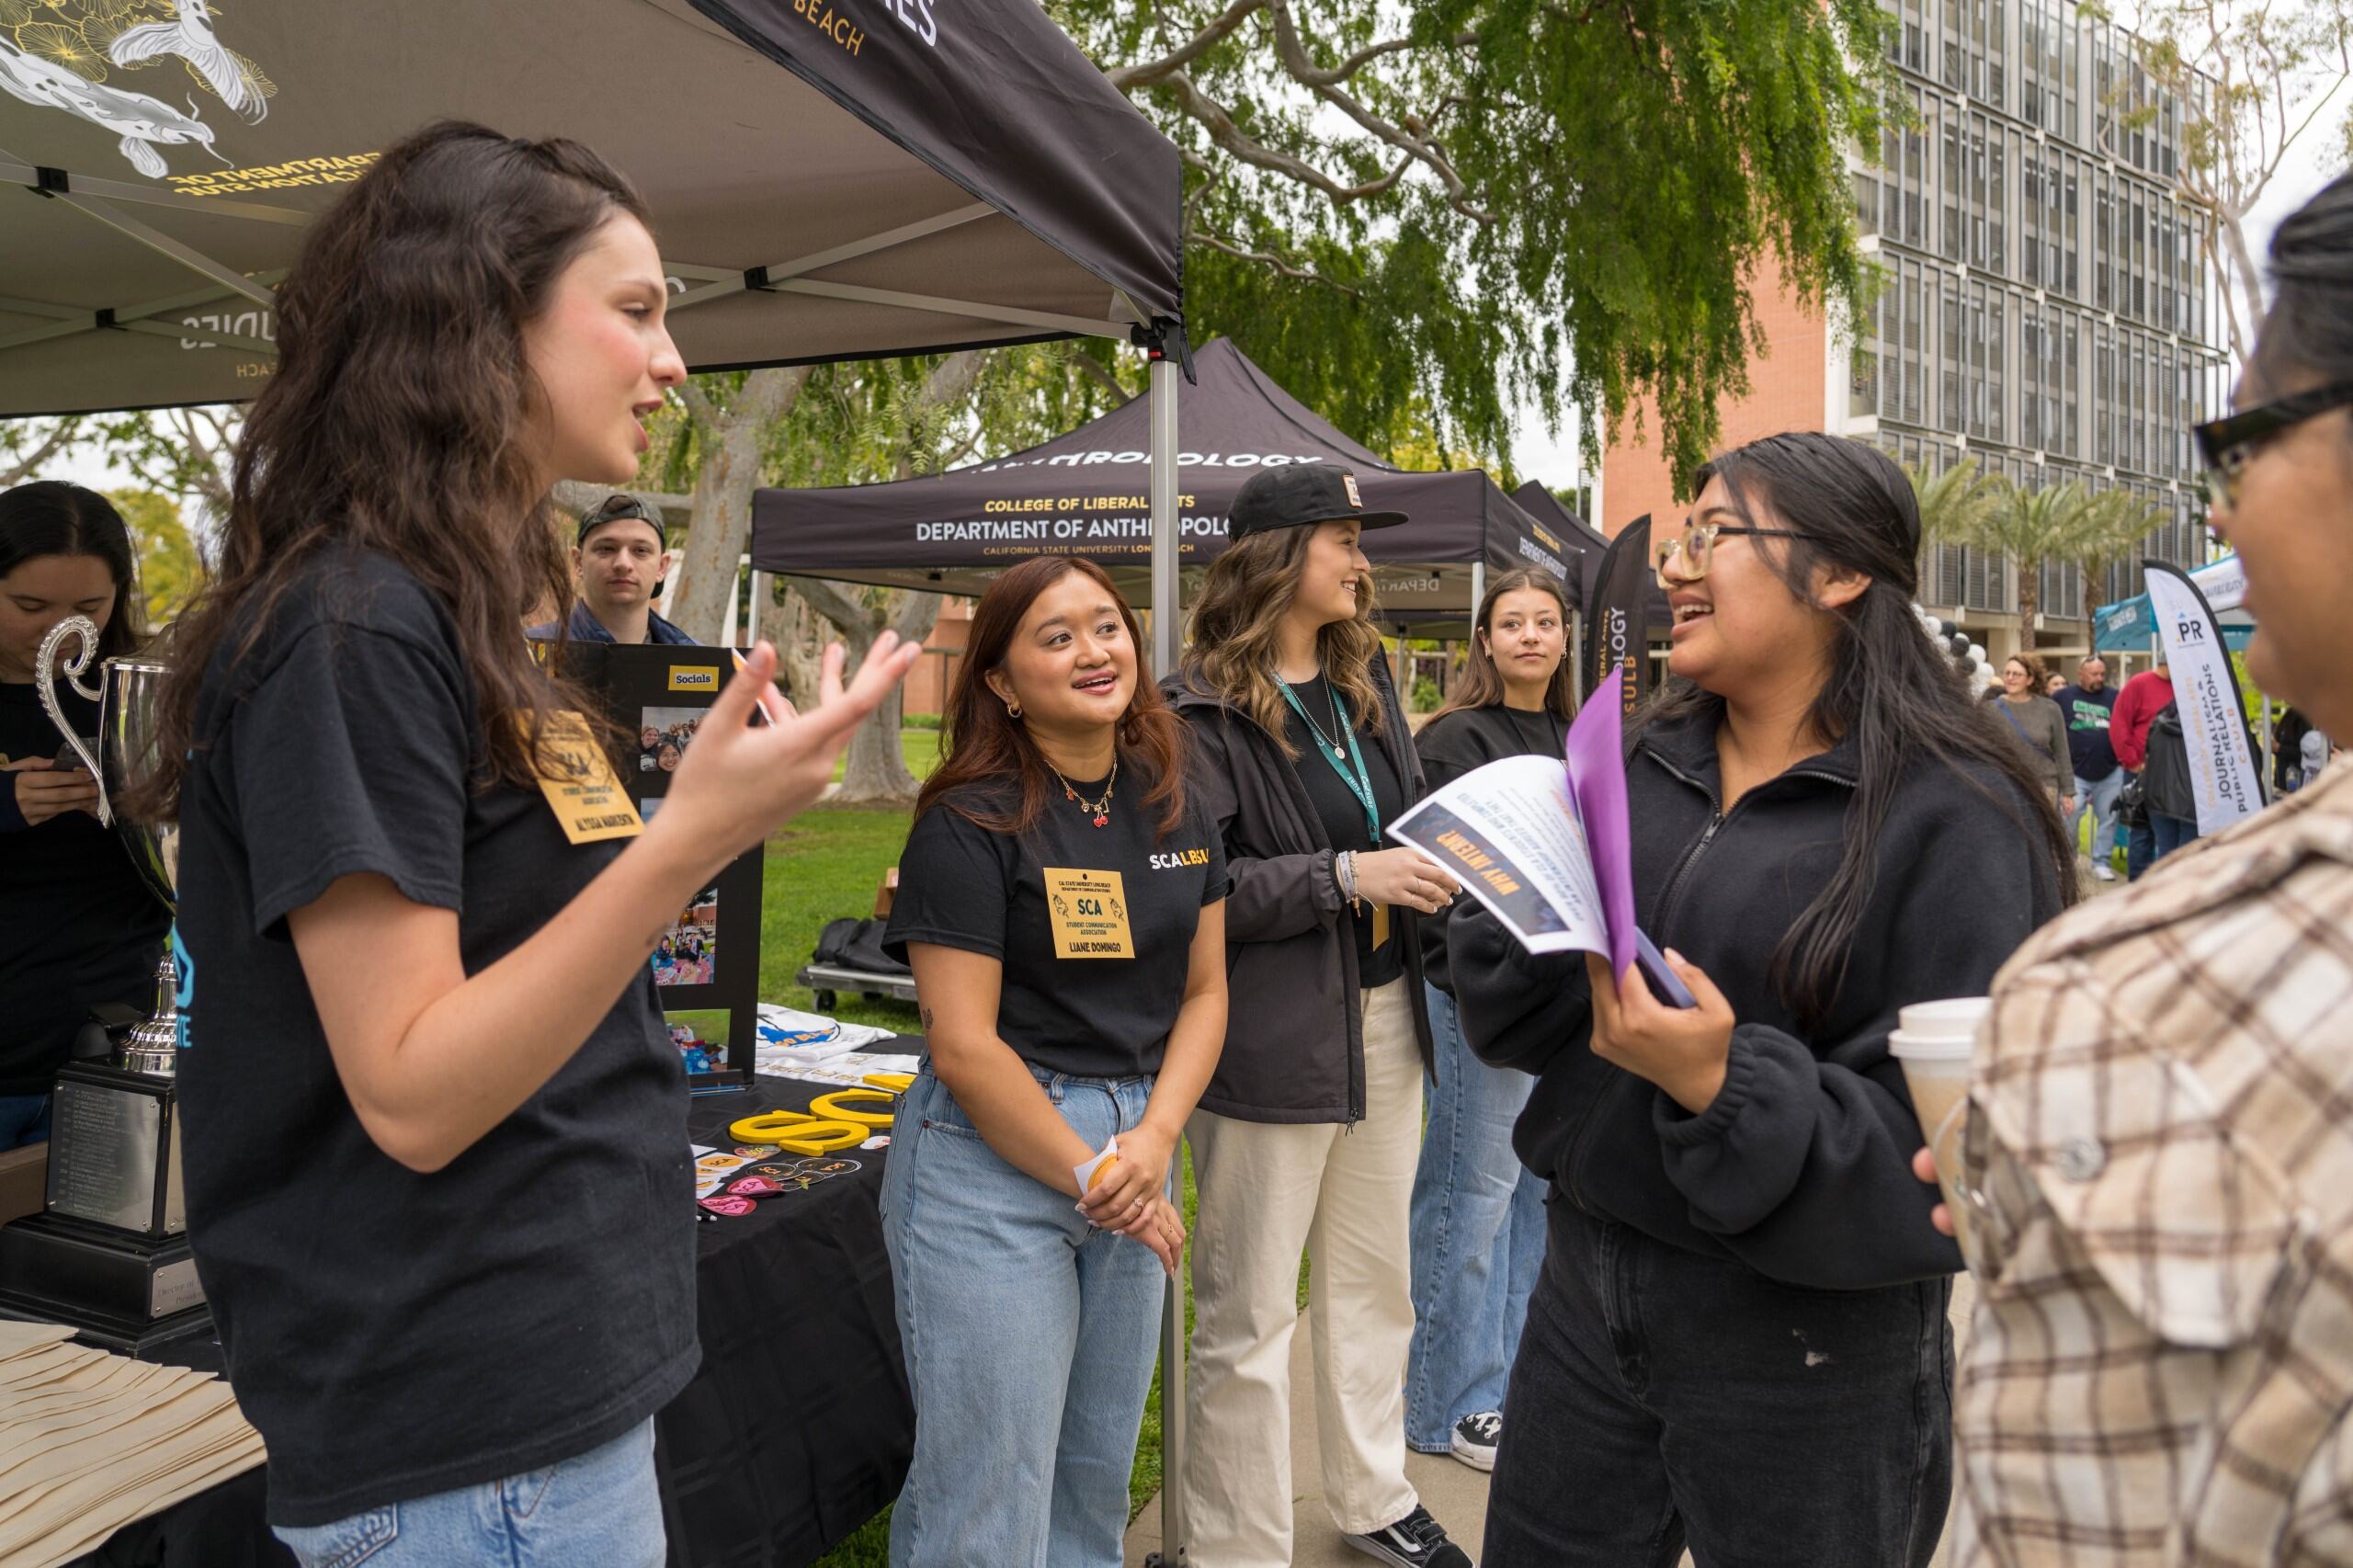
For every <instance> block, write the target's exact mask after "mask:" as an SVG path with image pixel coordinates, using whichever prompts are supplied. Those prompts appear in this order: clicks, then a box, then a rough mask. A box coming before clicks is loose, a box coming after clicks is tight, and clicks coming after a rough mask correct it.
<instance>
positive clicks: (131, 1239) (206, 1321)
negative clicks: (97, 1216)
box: [0, 1213, 212, 1360]
mask: <svg viewBox="0 0 2353 1568" xmlns="http://www.w3.org/2000/svg"><path fill="white" fill-rule="evenodd" d="M0 1314H5V1315H6V1316H9V1317H13V1318H20V1319H25V1320H28V1321H34V1322H40V1323H62V1324H70V1325H71V1326H72V1327H74V1329H75V1330H77V1331H78V1332H79V1335H80V1337H81V1338H82V1339H84V1340H85V1341H87V1342H88V1343H90V1344H92V1345H97V1346H102V1347H104V1348H106V1349H108V1350H113V1351H117V1352H119V1353H120V1354H123V1355H126V1356H132V1357H136V1358H140V1359H142V1360H153V1359H160V1358H162V1353H163V1352H165V1351H166V1350H168V1349H169V1348H170V1347H171V1346H176V1345H178V1344H180V1343H181V1342H183V1341H185V1340H187V1339H188V1338H190V1337H192V1336H194V1335H210V1334H211V1332H212V1312H211V1309H210V1307H207V1306H206V1305H205V1304H204V1288H203V1287H202V1286H201V1285H200V1284H199V1283H198V1282H197V1278H196V1258H195V1256H194V1255H193V1254H192V1253H191V1252H190V1251H189V1250H188V1238H187V1237H186V1236H185V1235H179V1236H172V1237H169V1238H166V1239H165V1240H162V1241H155V1240H151V1239H150V1238H147V1237H144V1236H136V1235H128V1234H125V1233H123V1232H121V1231H119V1230H116V1229H114V1228H113V1227H111V1226H107V1225H91V1224H85V1223H83V1222H81V1221H75V1220H70V1219H67V1218H65V1217H64V1216H63V1215H59V1214H53V1213H51V1214H36V1215H33V1216H32V1217H30V1218H29V1219H24V1220H19V1221H17V1222H16V1223H15V1224H13V1225H0Z"/></svg>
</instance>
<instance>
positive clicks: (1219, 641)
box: [1169, 463, 1469, 1568]
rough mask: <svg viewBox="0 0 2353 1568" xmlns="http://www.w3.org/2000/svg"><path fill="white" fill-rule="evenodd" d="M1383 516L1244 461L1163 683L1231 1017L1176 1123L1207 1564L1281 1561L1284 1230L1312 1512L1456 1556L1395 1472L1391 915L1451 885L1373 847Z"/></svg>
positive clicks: (1412, 1067)
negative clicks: (1305, 1295) (1298, 1330)
mask: <svg viewBox="0 0 2353 1568" xmlns="http://www.w3.org/2000/svg"><path fill="white" fill-rule="evenodd" d="M1404 520H1405V518H1404V515H1403V514H1401V513H1397V512H1367V511H1366V510H1365V509H1364V505H1363V501H1362V497H1361V496H1360V494H1358V489H1357V483H1356V477H1355V476H1354V475H1353V474H1351V473H1348V472H1346V471H1345V470H1342V469H1340V468H1338V467H1336V466H1335V465H1331V464H1325V463H1313V464H1306V463H1302V464H1298V465H1294V466H1290V467H1286V468H1278V469H1270V470H1267V471H1266V472H1262V473H1260V474H1258V475H1257V476H1256V477H1255V478H1253V479H1252V480H1251V481H1250V483H1247V484H1245V485H1244V486H1243V487H1242V492H1241V494H1239V495H1237V496H1236V497H1235V498H1234V502H1233V511H1232V517H1231V524H1230V527H1231V529H1232V536H1231V537H1232V542H1231V543H1230V544H1229V545H1228V546H1227V548H1226V551H1225V552H1224V553H1223V554H1222V555H1221V556H1219V557H1218V559H1217V560H1216V562H1213V563H1212V564H1211V567H1210V571H1209V581H1208V583H1207V585H1205V586H1204V588H1203V590H1202V594H1201V598H1200V602H1199V605H1198V606H1197V607H1196V608H1195V609H1194V611H1193V621H1192V630H1191V652H1190V653H1189V654H1188V656H1187V658H1186V661H1185V665H1184V667H1183V669H1182V670H1181V671H1180V672H1179V673H1178V674H1177V675H1176V676H1175V677H1173V678H1172V679H1171V680H1170V682H1169V686H1170V689H1171V694H1172V697H1173V699H1174V701H1175V703H1176V710H1177V711H1178V713H1180V714H1181V715H1183V716H1184V718H1185V720H1186V721H1187V722H1188V724H1189V725H1190V726H1191V729H1192V733H1193V736H1194V741H1195V744H1196V746H1197V747H1198V749H1199V756H1200V762H1201V766H1200V767H1199V768H1198V769H1197V770H1196V775H1195V777H1196V780H1197V782H1196V786H1195V788H1196V790H1198V792H1199V794H1200V796H1201V797H1202V799H1203V801H1204V804H1205V806H1206V808H1207V810H1208V811H1209V813H1210V815H1211V819H1212V820H1213V821H1214V822H1215V823H1216V824H1217V827H1218V831H1219V834H1220V835H1221V837H1222V840H1223V843H1224V846H1225V854H1226V865H1227V868H1228V869H1229V871H1230V873H1231V875H1232V877H1233V896H1232V899H1231V900H1230V901H1229V903H1228V905H1227V916H1226V936H1227V938H1228V949H1227V951H1228V960H1227V965H1228V976H1229V986H1230V995H1231V1007H1232V1017H1233V1024H1232V1027H1231V1028H1229V1029H1228V1030H1227V1034H1226V1041H1225V1053H1224V1054H1223V1056H1222V1057H1221V1058H1220V1059H1219V1062H1218V1071H1217V1075H1216V1077H1214V1078H1213V1079H1211V1083H1210V1086H1209V1089H1208V1091H1207V1092H1206V1093H1204V1094H1203V1095H1202V1096H1201V1105H1200V1109H1199V1110H1198V1111H1196V1112H1195V1113H1194V1115H1193V1119H1192V1120H1191V1121H1190V1122H1189V1123H1188V1125H1187V1128H1186V1132H1187V1135H1188V1137H1189V1138H1190V1139H1191V1141H1192V1145H1193V1165H1194V1171H1195V1175H1196V1176H1197V1178H1198V1181H1199V1191H1200V1210H1199V1229H1200V1235H1199V1239H1198V1241H1197V1243H1196V1244H1195V1247H1194V1253H1193V1293H1194V1307H1195V1318H1194V1329H1193V1353H1192V1359H1193V1381H1192V1386H1191V1391H1190V1392H1191V1405H1190V1409H1191V1419H1192V1444H1191V1449H1190V1458H1189V1460H1188V1464H1187V1466H1186V1476H1187V1479H1188V1483H1189V1485H1188V1498H1189V1501H1188V1506H1187V1509H1186V1518H1187V1520H1188V1525H1189V1527H1190V1528H1191V1531H1192V1540H1191V1548H1192V1551H1193V1553H1194V1555H1195V1556H1197V1557H1198V1558H1199V1560H1200V1561H1201V1562H1214V1563H1218V1564H1220V1565H1221V1568H1227V1565H1233V1568H1244V1565H1247V1568H1275V1565H1278V1564H1284V1563H1288V1562H1290V1560H1291V1486H1290V1339H1291V1331H1292V1328H1293V1327H1294V1325H1295V1324H1297V1323H1298V1321H1299V1307H1298V1300H1297V1290H1298V1284H1299V1261H1300V1256H1301V1253H1302V1250H1303V1251H1304V1252H1305V1253H1306V1254H1307V1255H1308V1256H1309V1257H1311V1258H1312V1259H1313V1289H1312V1293H1311V1296H1310V1300H1309V1305H1308V1318H1309V1326H1310V1333H1311V1335H1313V1345H1314V1352H1315V1387H1316V1408H1317V1412H1318V1432H1319V1437H1320V1448H1321V1449H1322V1454H1323V1464H1324V1499H1325V1502H1326V1504H1327V1506H1329V1508H1330V1509H1331V1513H1332V1518H1333V1522H1334V1523H1335V1524H1336V1525H1337V1526H1338V1527H1339V1528H1340V1530H1341V1533H1342V1534H1343V1535H1344V1536H1346V1537H1347V1540H1348V1541H1349V1543H1350V1544H1352V1545H1354V1546H1355V1547H1356V1548H1357V1549H1358V1550H1359V1551H1364V1552H1366V1553H1368V1554H1369V1555H1371V1556H1373V1557H1376V1558H1378V1559H1380V1560H1381V1562H1390V1563H1393V1564H1399V1565H1401V1568H1424V1565H1426V1564H1435V1565H1438V1568H1469V1559H1468V1558H1466V1557H1465V1556H1464V1555H1463V1554H1462V1549H1461V1548H1460V1547H1458V1546H1455V1545H1453V1544H1452V1543H1450V1542H1449V1541H1448V1540H1447V1539H1446V1532H1445V1531H1444V1530H1442V1529H1440V1528H1438V1523H1437V1521H1436V1520H1434V1519H1432V1518H1431V1517H1430V1516H1429V1512H1428V1510H1427V1509H1425V1508H1424V1507H1422V1506H1421V1503H1420V1499H1419V1498H1418V1497H1417V1496H1416V1495H1415V1492H1414V1488H1413V1485H1412V1483H1410V1482H1408V1481H1407V1480H1406V1479H1405V1426H1404V1421H1405V1410H1404V1384H1405V1357H1406V1346H1407V1341H1408V1340H1409V1339H1410V1338H1411V1337H1412V1335H1413V1331H1414V1304H1413V1298H1412V1293H1411V1290H1410V1289H1409V1273H1408V1258H1407V1250H1408V1249H1407V1240H1406V1238H1407V1225H1406V1210H1407V1204H1408V1199H1410V1196H1411V1194H1412V1191H1413V1185H1414V1165H1415V1158H1416V1155H1417V1152H1418V1150H1419V1148H1420V1146H1421V1139H1422V1076H1423V1074H1424V1073H1425V1072H1427V1070H1428V1066H1429V1060H1430V1038H1429V1019H1428V1017H1427V1014H1426V1012H1425V1011H1424V1008H1423V1004H1422V960H1421V953H1420V949H1419V948H1418V947H1417V946H1416V943H1415V920H1416V918H1417V917H1418V916H1420V915H1428V914H1432V913H1435V912H1436V911H1438V910H1439V909H1441V908H1443V907H1445V905H1446V904H1447V903H1448V902H1449V900H1450V899H1451V898H1452V896H1453V895H1454V893H1455V892H1456V886H1455V883H1454V881H1452V879H1450V878H1449V877H1448V876H1447V875H1446V873H1445V872H1444V871H1442V870H1440V869H1438V867H1436V866H1435V865H1433V864H1431V863H1430V862H1429V861H1428V860H1427V859H1426V858H1423V857H1422V856H1421V855H1420V854H1419V853H1418V852H1416V851H1414V850H1410V849H1383V848H1381V825H1382V824H1385V823H1390V822H1393V821H1395V820H1396V818H1397V816H1398V814H1399V813H1400V812H1403V811H1404V809H1405V808H1406V807H1407V806H1409V805H1411V804H1412V803H1413V802H1414V801H1415V800H1417V799H1418V798H1419V797H1420V795H1421V791H1422V770H1421V765H1420V764H1419V763H1418V762H1417V761H1416V760H1415V756H1414V741H1413V737H1412V735H1411V734H1410V733H1407V730H1406V727H1405V716H1404V713H1403V712H1402V711H1401V710H1399V708H1398V705H1397V698H1396V693H1395V692H1394V690H1392V687H1391V683H1390V679H1389V670H1388V666H1387V665H1386V664H1385V663H1383V661H1382V659H1381V634H1380V633H1379V631H1376V630H1375V629H1374V627H1373V624H1372V619H1371V615H1372V602H1373V597H1372V568H1371V565H1370V562H1367V561H1366V560H1365V557H1364V554H1363V552H1362V551H1359V550H1358V548H1357V540H1358V535H1359V534H1360V533H1361V532H1362V531H1363V530H1364V529H1365V528H1383V527H1388V526H1391V525H1393V524H1396V523H1402V522H1404Z"/></svg>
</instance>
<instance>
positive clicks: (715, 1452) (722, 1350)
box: [76, 1039, 923, 1568]
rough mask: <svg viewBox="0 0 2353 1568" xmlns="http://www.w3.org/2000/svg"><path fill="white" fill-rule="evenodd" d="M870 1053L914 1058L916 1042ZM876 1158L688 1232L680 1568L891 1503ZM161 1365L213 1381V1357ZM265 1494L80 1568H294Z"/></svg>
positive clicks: (797, 1558) (892, 1424)
mask: <svg viewBox="0 0 2353 1568" xmlns="http://www.w3.org/2000/svg"><path fill="white" fill-rule="evenodd" d="M872 1049H873V1050H875V1051H892V1052H898V1053H902V1054H904V1053H915V1054H920V1053H921V1052H922V1050H923V1042H922V1041H921V1040H915V1039H900V1040H890V1041H887V1042H884V1043H881V1044H878V1045H876V1046H874V1047H873V1048H872ZM830 1086H831V1085H824V1084H810V1083H802V1082H801V1081H799V1080H796V1079H791V1078H760V1079H757V1080H756V1081H755V1082H754V1085H753V1087H752V1088H751V1089H750V1090H748V1091H746V1092H745V1093H742V1094H732V1095H710V1096H703V1097H700V1098H698V1099H696V1100H695V1101H694V1102H693V1103H692V1104H691V1105H690V1106H689V1107H688V1112H687V1126H688V1133H689V1135H690V1136H691V1137H692V1138H693V1140H694V1142H697V1143H701V1144H706V1145H710V1146H712V1147H714V1148H719V1149H722V1150H727V1151H730V1152H732V1151H733V1148H734V1142H733V1140H732V1139H730V1138H729V1137H728V1136H727V1125H728V1123H730V1122H732V1121H738V1120H741V1119H744V1118H745V1117H747V1116H755V1115H757V1114H758V1113H760V1112H761V1111H765V1110H806V1109H808V1108H809V1102H810V1100H811V1099H813V1097H815V1096H818V1095H822V1094H824V1093H825V1092H826V1090H827V1089H828V1088H829V1087H830ZM883 1154H884V1151H882V1150H880V1149H874V1150H861V1149H856V1148H851V1149H845V1150H843V1151H841V1152H840V1153H837V1154H834V1155H830V1156H828V1158H830V1159H837V1160H855V1161H857V1162H858V1169H857V1170H855V1171H851V1172H848V1173H847V1174H844V1175H841V1176H835V1177H833V1178H831V1179H829V1180H827V1181H824V1182H822V1183H819V1184H818V1185H816V1186H814V1187H810V1188H808V1189H807V1190H805V1191H795V1192H790V1193H788V1194H786V1195H784V1196H781V1197H776V1198H767V1199H761V1200H760V1201H759V1203H758V1205H757V1207H756V1209H755V1210H754V1211H753V1212H752V1213H750V1214H746V1215H744V1216H742V1217H741V1218H722V1219H713V1220H711V1221H709V1222H707V1223H703V1224H699V1225H698V1226H697V1227H696V1243H697V1249H698V1261H697V1267H696V1270H695V1274H696V1287H697V1294H698V1298H699V1301H698V1306H697V1309H696V1310H697V1326H698V1327H699V1330H700V1332H701V1335H702V1369H701V1370H700V1371H699V1372H697V1373H696V1374H695V1379H694V1381H692V1382H690V1383H688V1385H687V1386H686V1388H685V1389H684V1390H683V1391H682V1392H680V1393H679V1395H678V1397H677V1398H676V1400H674V1401H672V1402H671V1403H670V1404H669V1405H668V1406H667V1407H665V1409H664V1410H663V1411H662V1413H661V1414H660V1415H658V1416H656V1417H655V1426H656V1440H655V1442H654V1467H655V1470H656V1471H658V1472H659V1475H660V1479H661V1483H662V1514H663V1522H664V1524H665V1528H667V1529H668V1532H669V1536H670V1562H671V1564H672V1568H803V1565H804V1564H806V1563H808V1562H813V1561H814V1560H815V1559H816V1558H818V1557H820V1556H822V1555H823V1554H824V1551H825V1550H826V1548H828V1547H830V1546H832V1545H833V1544H834V1543H835V1542H836V1541H839V1540H841V1539H842V1538H843V1537H845V1536H847V1535H848V1534H849V1533H850V1532H851V1531H853V1530H855V1529H857V1528H858V1527H859V1526H860V1525H862V1524H864V1523H865V1522H866V1521H867V1520H868V1519H870V1518H871V1517H874V1515H875V1514H877V1513H879V1512H880V1511H881V1508H882V1506H884V1505H885V1504H887V1503H889V1502H890V1501H891V1500H892V1498H893V1497H896V1496H897V1495H898V1494H899V1484H900V1483H901V1482H903V1481H904V1480H905V1479H906V1473H907V1461H908V1460H909V1459H910V1458H911V1457H912V1456H913V1454H914V1452H915V1406H914V1404H913V1403H912V1402H911V1401H910V1399H909V1396H908V1392H907V1373H906V1367H905V1364H904V1361H902V1360H901V1358H900V1355H899V1329H898V1320H897V1318H896V1316H895V1315H894V1313H893V1312H892V1299H891V1265H890V1259H889V1256H888V1255H887V1254H885V1252H884V1251H883V1247H882V1221H881V1213H880V1212H879V1210H878V1209H877V1207H876V1205H877V1203H878V1201H879V1199H881V1190H882V1160H883ZM784 1157H785V1158H790V1156H784ZM763 1163H767V1162H763ZM167 1359H169V1360H171V1361H173V1362H175V1363H176V1364H178V1365H183V1366H195V1367H199V1368H201V1369H205V1370H208V1371H219V1370H220V1369H221V1350H220V1345H219V1342H218V1341H214V1340H202V1341H199V1342H196V1343H194V1344H191V1345H188V1346H186V1347H185V1348H184V1349H178V1350H176V1352H175V1353H174V1354H172V1355H171V1356H169V1357H168V1358H167ZM262 1494H263V1472H262V1471H258V1470H256V1471H248V1472H246V1473H245V1474H244V1475H242V1476H239V1477H237V1478H236V1479H234V1480H233V1481H229V1482H224V1483H222V1484H221V1485H219V1486H215V1487H213V1488H211V1489H210V1490H209V1491H206V1492H201V1493H199V1494H197V1495H195V1496H194V1497H190V1498H188V1499H187V1500H185V1501H183V1502H181V1503H179V1504H177V1505H176V1506H173V1507H171V1508H167V1509H165V1510H164V1511H163V1512H162V1513H160V1514H157V1515H155V1516H153V1517H150V1518H146V1519H142V1520H141V1521H139V1523H137V1524H135V1525H132V1526H130V1527H128V1528H124V1529H122V1530H119V1531H118V1532H116V1534H115V1536H114V1537H113V1538H112V1539H111V1540H108V1543H107V1545H106V1546H105V1547H103V1548H101V1549H100V1550H99V1551H97V1552H96V1553H93V1554H92V1555H91V1556H89V1557H87V1558H84V1559H79V1560H77V1563H76V1568H82V1565H83V1564H89V1565H92V1568H149V1565H152V1564H163V1565H165V1568H178V1565H179V1564H182V1563H188V1564H191V1565H200V1568H246V1565H248V1564H251V1565H253V1568H265V1565H270V1568H274V1565H276V1564H280V1563H291V1562H292V1561H293V1557H292V1554H291V1553H290V1552H288V1551H286V1550H285V1549H284V1548H283V1547H281V1546H279V1545H278V1541H277V1539H276V1538H275V1537H273V1536H271V1535H270V1534H269V1532H268V1529H267V1527H266V1526H265V1525H264V1524H263V1522H262Z"/></svg>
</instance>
